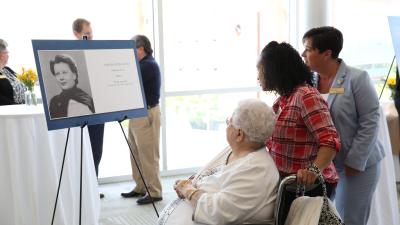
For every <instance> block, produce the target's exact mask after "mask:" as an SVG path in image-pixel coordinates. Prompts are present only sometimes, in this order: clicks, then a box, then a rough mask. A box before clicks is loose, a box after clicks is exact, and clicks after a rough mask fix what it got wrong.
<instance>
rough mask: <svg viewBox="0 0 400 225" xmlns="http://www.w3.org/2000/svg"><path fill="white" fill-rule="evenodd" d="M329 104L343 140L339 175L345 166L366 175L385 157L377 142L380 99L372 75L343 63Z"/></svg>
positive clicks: (332, 88)
mask: <svg viewBox="0 0 400 225" xmlns="http://www.w3.org/2000/svg"><path fill="white" fill-rule="evenodd" d="M317 84H318V82H317ZM327 101H328V105H329V110H330V112H331V116H332V120H333V123H334V124H335V127H336V129H337V131H338V133H339V136H340V140H341V149H340V151H339V153H338V154H337V155H336V157H335V160H334V163H335V166H336V169H337V170H338V172H341V171H342V170H343V168H344V165H347V166H349V167H351V168H354V169H357V170H359V171H364V170H365V168H368V167H369V166H372V165H375V164H376V163H378V162H379V161H380V160H381V159H382V158H383V157H384V156H385V153H384V149H383V145H382V143H381V142H380V140H378V138H377V137H378V130H379V116H380V114H379V99H378V95H377V93H376V90H375V88H374V86H373V84H372V81H371V79H370V77H369V75H368V73H367V72H366V71H363V70H360V69H356V68H353V67H350V66H347V65H346V64H345V63H344V61H343V60H341V63H340V66H339V69H338V71H337V74H336V77H335V79H334V81H333V83H332V86H331V89H330V92H329V96H328V99H327Z"/></svg>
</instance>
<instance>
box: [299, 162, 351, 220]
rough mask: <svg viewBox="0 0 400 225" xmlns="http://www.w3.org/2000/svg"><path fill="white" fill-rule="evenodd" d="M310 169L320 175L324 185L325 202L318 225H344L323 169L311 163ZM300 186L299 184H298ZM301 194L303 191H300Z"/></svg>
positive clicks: (320, 180)
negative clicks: (328, 187) (327, 188)
mask: <svg viewBox="0 0 400 225" xmlns="http://www.w3.org/2000/svg"><path fill="white" fill-rule="evenodd" d="M308 170H309V171H311V172H314V173H316V174H317V176H318V180H319V182H320V183H321V185H322V191H323V195H324V196H323V200H324V202H323V204H322V209H321V214H320V217H319V221H318V225H344V223H343V221H342V219H341V218H340V216H339V213H338V212H337V210H336V208H335V206H334V205H333V203H332V201H331V200H330V199H329V198H328V194H327V191H326V186H325V180H324V177H323V176H322V173H321V171H320V170H319V169H318V167H317V166H315V165H314V164H311V166H310V167H309V168H308ZM298 186H299V185H298ZM298 190H304V188H298ZM299 194H301V193H299ZM303 195H304V191H303V192H302V196H303Z"/></svg>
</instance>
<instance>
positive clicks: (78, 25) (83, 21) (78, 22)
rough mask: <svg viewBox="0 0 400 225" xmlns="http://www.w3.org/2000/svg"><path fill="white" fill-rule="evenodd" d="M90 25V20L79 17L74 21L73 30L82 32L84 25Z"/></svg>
mask: <svg viewBox="0 0 400 225" xmlns="http://www.w3.org/2000/svg"><path fill="white" fill-rule="evenodd" d="M85 24H87V25H90V22H89V21H88V20H86V19H83V18H78V19H76V20H75V21H74V22H73V23H72V31H74V32H77V33H80V32H82V29H83V25H85Z"/></svg>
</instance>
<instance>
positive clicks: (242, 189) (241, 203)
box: [158, 99, 279, 225]
mask: <svg viewBox="0 0 400 225" xmlns="http://www.w3.org/2000/svg"><path fill="white" fill-rule="evenodd" d="M226 122H227V128H226V139H227V141H228V143H229V147H228V148H227V149H225V150H224V151H223V152H222V153H220V154H219V155H218V156H217V157H216V158H215V159H214V160H212V161H211V162H210V163H209V164H208V165H207V166H206V167H205V168H204V169H202V170H201V171H200V172H198V173H197V174H196V175H195V176H193V177H191V178H189V179H186V180H177V181H176V183H175V185H174V189H175V191H176V193H177V195H178V197H179V198H178V199H176V200H175V201H173V202H171V203H170V204H169V205H168V206H166V207H165V208H164V210H163V211H162V213H161V215H160V218H159V220H158V224H174V225H179V224H182V225H183V224H185V225H187V224H242V223H251V224H255V223H256V224H257V223H268V222H269V223H273V220H274V206H275V200H276V195H277V194H276V193H277V188H278V183H279V173H278V170H277V168H276V167H275V163H274V161H273V160H272V158H271V156H270V155H269V153H268V151H267V150H266V147H265V144H264V142H265V140H266V139H267V138H268V137H269V136H270V135H271V134H272V131H273V129H274V125H275V115H274V113H273V111H272V109H271V108H270V107H269V106H267V105H266V104H265V103H263V102H261V101H259V100H256V99H248V100H244V101H241V102H240V103H239V105H238V106H237V108H236V109H235V110H234V112H233V114H232V116H231V117H230V118H229V119H227V121H226Z"/></svg>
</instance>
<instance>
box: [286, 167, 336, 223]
mask: <svg viewBox="0 0 400 225" xmlns="http://www.w3.org/2000/svg"><path fill="white" fill-rule="evenodd" d="M308 170H310V171H312V172H314V173H316V174H317V177H318V180H319V182H320V184H321V185H322V191H323V196H318V197H308V196H304V192H305V187H304V185H299V184H297V189H296V196H297V198H296V199H295V200H294V201H293V202H292V204H291V206H290V210H289V214H288V216H287V219H286V221H285V225H297V224H304V225H344V223H343V221H342V219H341V218H340V216H339V213H338V212H337V210H336V208H335V206H334V205H333V203H332V201H331V200H330V199H329V198H328V195H327V191H326V186H325V180H324V177H323V176H322V174H321V171H319V169H318V167H316V166H315V165H311V166H310V167H309V168H308Z"/></svg>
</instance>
